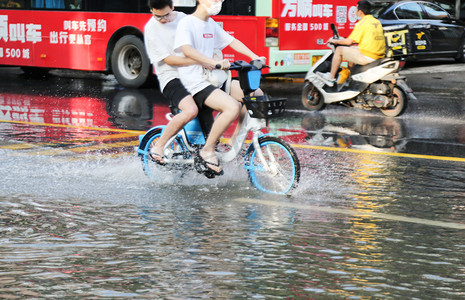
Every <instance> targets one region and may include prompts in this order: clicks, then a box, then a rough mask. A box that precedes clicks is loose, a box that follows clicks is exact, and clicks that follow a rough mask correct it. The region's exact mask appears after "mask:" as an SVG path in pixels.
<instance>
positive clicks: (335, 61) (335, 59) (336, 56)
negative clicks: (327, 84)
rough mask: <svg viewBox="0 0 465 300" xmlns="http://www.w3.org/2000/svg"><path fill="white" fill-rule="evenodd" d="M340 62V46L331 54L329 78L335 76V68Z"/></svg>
mask: <svg viewBox="0 0 465 300" xmlns="http://www.w3.org/2000/svg"><path fill="white" fill-rule="evenodd" d="M341 63H342V47H336V51H335V52H334V54H333V60H332V62H331V79H335V78H336V74H337V70H339V66H340V65H341Z"/></svg>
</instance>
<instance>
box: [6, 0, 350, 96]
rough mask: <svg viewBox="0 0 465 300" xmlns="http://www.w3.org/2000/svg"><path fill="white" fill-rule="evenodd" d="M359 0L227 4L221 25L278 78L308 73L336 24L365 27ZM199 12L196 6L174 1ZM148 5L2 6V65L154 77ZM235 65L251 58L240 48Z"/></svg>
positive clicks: (132, 83) (57, 0)
mask: <svg viewBox="0 0 465 300" xmlns="http://www.w3.org/2000/svg"><path fill="white" fill-rule="evenodd" d="M356 3H357V1H355V0H344V1H343V0H331V1H330V0H240V1H239V0H238V1H225V2H224V3H223V9H222V11H221V13H220V15H218V16H215V17H214V19H215V21H217V22H218V24H220V26H222V27H223V28H224V29H225V30H226V31H227V32H228V33H230V34H231V35H233V36H234V37H236V38H238V39H239V40H241V41H242V42H243V43H244V44H246V45H247V46H248V47H249V48H250V49H251V50H252V51H254V52H255V53H257V54H258V55H261V56H265V57H267V63H268V64H269V65H270V68H269V70H268V72H269V73H271V74H276V73H293V72H306V71H307V70H308V69H309V68H310V66H311V64H312V63H313V62H315V61H316V60H317V59H318V58H319V57H321V55H323V54H324V53H326V51H328V48H327V47H326V45H325V43H326V41H327V40H328V39H329V38H330V37H331V36H332V32H331V29H330V24H331V23H334V24H336V26H337V28H338V29H339V32H340V34H341V36H347V35H348V34H349V33H350V32H351V30H352V29H353V27H354V26H355V23H356V21H357V18H356V14H355V11H356ZM174 5H175V9H177V10H181V11H184V12H186V13H191V12H193V11H194V10H195V7H196V0H174ZM150 17H151V14H150V12H149V9H148V6H147V0H138V1H130V0H112V1H108V0H100V1H99V0H74V1H70V0H30V1H26V0H16V1H12V0H0V65H7V66H20V67H21V68H22V69H23V71H25V72H31V73H33V72H46V71H47V70H49V69H57V68H61V69H73V70H83V71H97V72H105V73H113V74H114V75H115V77H116V79H117V80H118V82H119V83H120V84H121V85H123V86H125V87H140V86H142V85H144V84H145V83H146V82H147V81H150V80H151V79H152V76H151V74H152V67H151V65H150V61H149V59H148V57H147V54H146V52H145V48H144V43H143V40H144V39H143V28H144V25H145V23H146V22H147V21H148V19H149V18H150ZM223 54H224V57H225V58H227V59H229V60H230V61H234V60H240V59H246V57H243V56H241V55H239V54H237V53H235V52H234V51H233V50H232V49H229V48H226V49H224V51H223Z"/></svg>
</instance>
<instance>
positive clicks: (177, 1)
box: [173, 0, 197, 7]
mask: <svg viewBox="0 0 465 300" xmlns="http://www.w3.org/2000/svg"><path fill="white" fill-rule="evenodd" d="M196 4H197V0H174V1H173V5H174V7H178V6H183V7H195V6H196Z"/></svg>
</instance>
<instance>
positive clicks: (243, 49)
mask: <svg viewBox="0 0 465 300" xmlns="http://www.w3.org/2000/svg"><path fill="white" fill-rule="evenodd" d="M229 46H230V47H231V48H233V49H234V50H235V51H237V52H239V53H241V54H244V55H246V56H248V57H250V59H251V60H256V59H260V60H262V61H263V63H266V57H264V56H262V57H260V56H258V55H257V54H255V53H253V52H252V50H250V49H249V48H248V47H247V46H246V45H244V43H242V42H241V41H239V40H238V39H234V41H232V43H231V44H229Z"/></svg>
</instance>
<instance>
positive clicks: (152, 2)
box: [147, 0, 173, 9]
mask: <svg viewBox="0 0 465 300" xmlns="http://www.w3.org/2000/svg"><path fill="white" fill-rule="evenodd" d="M147 4H148V6H149V8H150V9H163V8H165V7H167V6H169V7H173V0H149V1H148V3H147Z"/></svg>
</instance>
